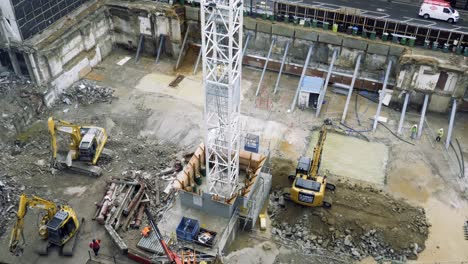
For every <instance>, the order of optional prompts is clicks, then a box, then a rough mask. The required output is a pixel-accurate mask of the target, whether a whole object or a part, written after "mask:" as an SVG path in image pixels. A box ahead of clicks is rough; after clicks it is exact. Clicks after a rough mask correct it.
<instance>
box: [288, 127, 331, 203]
mask: <svg viewBox="0 0 468 264" xmlns="http://www.w3.org/2000/svg"><path fill="white" fill-rule="evenodd" d="M326 137H327V128H326V126H325V125H323V126H322V128H321V130H320V133H319V139H318V142H317V145H316V146H315V148H314V157H313V159H312V160H311V159H310V158H308V157H300V158H299V161H298V164H297V167H296V175H290V176H289V179H290V180H291V181H292V186H291V188H285V189H284V190H283V196H284V198H285V199H286V200H292V201H293V202H295V203H298V204H302V205H305V206H312V207H317V206H323V207H325V208H330V207H331V202H330V201H325V200H324V199H325V190H330V191H334V190H335V188H336V187H335V185H333V184H331V183H327V176H326V175H323V176H321V175H318V170H319V167H320V162H321V160H322V151H323V146H324V144H325V138H326Z"/></svg>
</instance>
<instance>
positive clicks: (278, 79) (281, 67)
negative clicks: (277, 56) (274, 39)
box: [273, 41, 289, 94]
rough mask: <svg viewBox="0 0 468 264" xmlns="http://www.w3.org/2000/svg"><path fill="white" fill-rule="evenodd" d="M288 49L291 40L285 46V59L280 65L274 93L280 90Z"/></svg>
mask: <svg viewBox="0 0 468 264" xmlns="http://www.w3.org/2000/svg"><path fill="white" fill-rule="evenodd" d="M288 50H289V41H287V42H286V46H285V47H284V54H283V59H282V60H281V66H280V70H279V73H278V78H276V84H275V90H274V91H273V93H274V94H276V91H277V90H278V85H279V82H280V79H281V73H283V67H284V63H285V62H286V56H287V55H288Z"/></svg>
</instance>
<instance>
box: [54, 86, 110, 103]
mask: <svg viewBox="0 0 468 264" xmlns="http://www.w3.org/2000/svg"><path fill="white" fill-rule="evenodd" d="M114 92H115V90H114V89H112V88H109V87H103V86H100V85H97V84H96V83H95V82H94V81H90V80H81V81H79V82H76V83H75V84H73V85H72V86H71V87H70V88H69V89H67V90H66V91H64V93H63V94H62V95H61V96H60V101H61V102H63V103H64V104H67V105H71V104H72V103H73V102H77V103H79V104H85V105H87V104H94V103H104V102H109V103H110V102H112V100H113V99H116V97H114V96H113V94H114Z"/></svg>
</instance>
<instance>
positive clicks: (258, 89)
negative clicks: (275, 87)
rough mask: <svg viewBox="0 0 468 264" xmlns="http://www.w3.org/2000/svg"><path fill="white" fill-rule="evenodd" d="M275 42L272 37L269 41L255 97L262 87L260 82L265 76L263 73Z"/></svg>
mask: <svg viewBox="0 0 468 264" xmlns="http://www.w3.org/2000/svg"><path fill="white" fill-rule="evenodd" d="M275 42H276V38H275V37H273V39H272V40H271V44H270V49H269V50H268V55H267V57H266V59H265V65H263V71H262V75H261V76H260V81H259V82H258V86H257V91H256V92H255V96H258V92H259V91H260V86H261V85H262V82H263V76H265V72H266V69H267V67H268V61H269V60H270V56H271V51H272V50H273V46H274V45H275Z"/></svg>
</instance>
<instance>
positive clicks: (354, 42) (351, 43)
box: [343, 38, 367, 50]
mask: <svg viewBox="0 0 468 264" xmlns="http://www.w3.org/2000/svg"><path fill="white" fill-rule="evenodd" d="M343 47H348V48H352V49H358V50H366V49H367V42H366V41H363V40H359V39H353V38H343Z"/></svg>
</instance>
